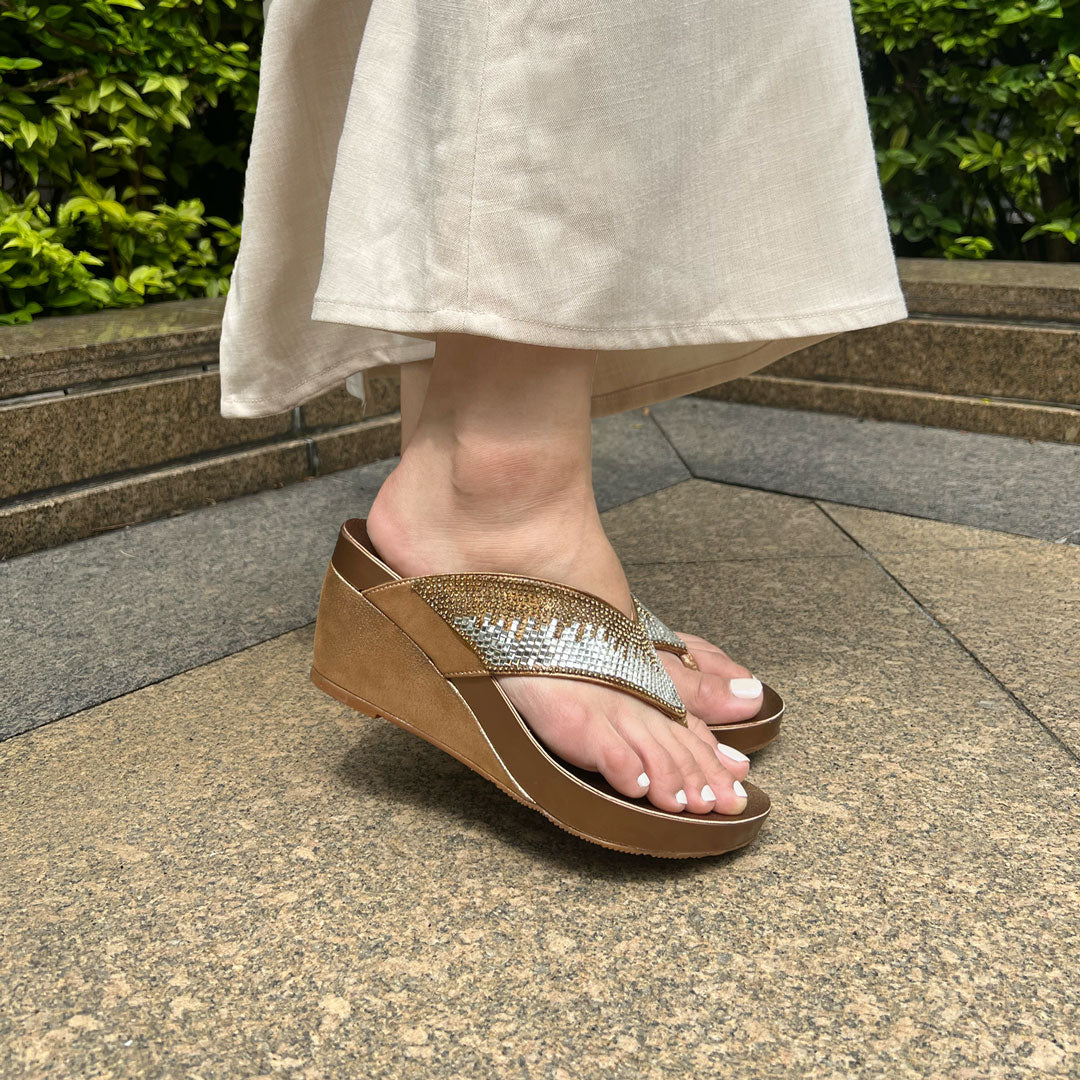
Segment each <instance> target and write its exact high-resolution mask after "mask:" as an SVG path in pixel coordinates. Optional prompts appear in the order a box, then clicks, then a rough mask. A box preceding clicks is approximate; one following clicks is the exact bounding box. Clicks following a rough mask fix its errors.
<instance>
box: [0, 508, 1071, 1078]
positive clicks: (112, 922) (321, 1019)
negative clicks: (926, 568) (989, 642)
mask: <svg viewBox="0 0 1080 1080" xmlns="http://www.w3.org/2000/svg"><path fill="white" fill-rule="evenodd" d="M642 509H645V508H644V507H643V508H642ZM715 566H716V573H715V574H714V575H712V576H707V575H702V573H701V569H700V566H688V565H677V564H665V565H660V566H654V567H644V566H637V567H635V568H634V570H633V572H634V574H635V584H636V585H637V586H638V587H641V588H645V587H648V588H649V589H650V590H652V591H654V592H656V593H657V594H658V595H660V594H662V595H663V596H664V597H665V604H666V608H665V612H666V614H668V615H669V616H670V617H671V619H672V620H673V621H674V622H675V623H676V625H678V624H685V623H687V622H689V623H691V624H692V625H698V626H703V627H708V628H710V631H711V630H712V629H713V628H715V629H717V630H719V629H722V628H726V629H727V631H728V632H729V633H730V636H731V639H732V643H733V647H735V648H736V649H737V650H738V652H740V653H746V654H747V655H750V656H752V657H753V658H754V660H755V665H756V663H757V660H758V659H761V660H762V662H765V660H766V658H768V660H769V663H770V664H771V667H772V671H774V672H775V676H776V678H775V683H776V685H777V686H778V687H780V688H781V689H782V690H783V691H784V692H785V694H786V695H787V698H788V702H789V709H790V712H789V716H788V718H787V719H786V720H785V731H784V734H783V735H782V737H781V739H780V740H779V741H778V742H777V743H776V744H774V746H773V747H771V748H769V749H768V750H766V751H765V752H764V753H763V754H761V755H759V756H758V757H757V758H756V759H755V763H754V766H753V769H752V772H751V775H752V777H753V778H754V779H755V780H756V781H757V782H758V783H759V784H761V785H762V786H763V787H764V788H765V789H766V790H768V791H769V793H770V794H771V796H772V797H773V800H774V807H775V809H774V813H773V814H772V816H771V817H770V819H769V821H768V822H767V823H766V827H765V829H764V831H763V833H762V835H761V837H760V838H759V840H758V842H757V843H756V844H755V845H754V846H752V847H751V848H749V849H747V850H746V851H745V852H743V853H741V854H737V855H735V856H730V857H722V858H719V859H711V860H701V861H693V862H688V863H668V862H662V861H650V860H645V859H642V858H635V857H633V856H624V855H619V854H617V853H614V852H608V851H606V850H604V849H600V848H596V847H593V846H591V845H587V844H585V843H583V842H581V841H578V840H576V839H575V838H573V837H571V836H568V835H566V834H564V833H562V832H561V831H559V830H557V829H556V828H554V827H553V826H551V825H550V824H549V823H547V822H546V821H544V820H543V819H542V818H541V817H540V816H539V815H536V814H533V813H531V812H529V811H528V810H526V809H525V808H524V807H521V806H519V805H518V804H516V803H514V802H513V801H511V800H510V799H508V798H507V797H506V796H504V795H502V794H501V793H500V792H499V791H497V790H496V789H495V788H494V786H492V785H490V784H488V783H486V782H485V781H483V780H482V779H481V778H479V777H477V776H476V775H474V774H473V773H471V772H469V771H468V770H466V769H465V768H464V767H463V766H461V765H459V764H458V763H457V762H456V761H454V760H453V759H451V758H450V757H448V756H446V755H444V754H441V753H440V752H439V751H437V750H435V749H434V748H433V747H431V746H429V745H428V744H426V743H422V742H420V741H418V740H415V739H413V738H412V737H410V736H409V735H407V734H406V733H404V732H402V731H400V730H399V729H397V728H395V727H392V726H391V725H389V724H386V723H384V722H382V721H376V720H371V719H368V718H363V717H359V716H358V715H357V714H354V713H352V712H350V711H349V710H347V709H345V708H344V707H342V706H340V705H338V704H337V703H335V702H333V701H331V700H330V699H329V698H327V697H325V696H323V695H322V694H320V693H319V692H318V691H317V690H315V688H314V687H313V686H312V685H311V684H310V683H309V682H308V681H307V668H308V664H309V662H310V650H311V641H312V631H311V628H310V627H307V628H303V629H301V630H298V631H295V632H292V633H290V634H288V635H285V636H283V637H280V638H277V639H275V640H272V641H269V642H265V643H263V644H261V645H259V646H256V647H254V648H252V649H250V650H247V651H244V652H241V653H238V654H235V655H233V656H230V657H228V658H226V659H223V660H220V661H217V662H215V663H213V664H211V665H208V666H206V667H203V668H200V669H197V670H193V671H189V672H186V673H184V674H181V675H179V676H176V677H174V678H171V679H168V680H165V681H163V682H161V683H158V684H156V685H154V686H150V687H147V688H145V689H143V690H141V691H139V692H137V693H134V694H131V695H128V696H125V697H122V698H119V699H117V700H114V701H111V702H109V703H107V704H105V705H102V706H99V707H97V708H95V709H92V710H89V711H87V712H84V713H81V714H79V715H78V716H75V717H71V718H68V719H67V720H65V721H63V722H61V723H59V724H54V725H50V726H48V727H45V728H42V729H40V730H38V731H35V732H32V733H30V734H28V735H25V736H23V737H21V738H18V739H12V740H9V741H8V742H7V743H5V744H3V746H0V777H2V778H3V780H2V783H0V861H2V865H0V925H2V926H3V927H4V935H3V938H2V941H0V963H2V965H3V969H4V972H5V977H4V979H3V980H0V1032H2V1038H0V1047H2V1049H0V1054H3V1055H4V1058H3V1060H2V1061H0V1071H2V1072H3V1074H4V1075H5V1076H8V1077H12V1078H13V1080H14V1078H16V1077H20V1078H21V1077H28V1076H33V1077H39V1076H43V1075H57V1076H95V1075H102V1076H103V1075H108V1076H110V1077H113V1078H115V1080H123V1078H125V1077H146V1076H161V1077H166V1076H168V1077H172V1076H176V1077H185V1076H198V1077H200V1078H203V1080H217V1078H230V1080H231V1078H233V1077H237V1076H252V1077H254V1076H260V1077H261V1076H296V1077H313V1078H314V1077H325V1076H365V1077H394V1078H399V1077H406V1078H409V1077H417V1078H420V1077H423V1078H424V1080H428V1078H440V1077H460V1076H470V1077H471V1076H482V1077H500V1078H501V1077H523V1078H532V1077H537V1078H540V1077H544V1078H548V1077H550V1078H565V1080H569V1078H572V1077H599V1076H641V1077H644V1078H648V1080H653V1078H656V1080H661V1078H664V1080H667V1078H669V1077H671V1076H678V1075H695V1076H708V1077H718V1078H725V1077H732V1078H738V1080H756V1078H778V1080H779V1078H784V1080H788V1078H790V1077H792V1076H798V1077H815V1078H816V1077H830V1078H832V1077H836V1078H839V1077H844V1078H850V1077H867V1078H870V1077H873V1078H877V1077H882V1076H889V1077H943V1076H948V1077H951V1078H952V1077H956V1078H967V1080H974V1078H985V1077H990V1078H998V1077H1000V1078H1006V1077H1007V1078H1012V1080H1015V1078H1022V1080H1026V1078H1028V1077H1031V1078H1035V1077H1075V1076H1077V1075H1078V1070H1080V1039H1078V1037H1077V1034H1076V1033H1077V1031H1078V1030H1080V1015H1078V1013H1080V1009H1078V1004H1080V985H1078V984H1077V982H1076V979H1075V977H1074V972H1075V970H1076V968H1077V965H1078V964H1080V917H1078V915H1077V904H1078V900H1080V881H1078V879H1080V868H1078V865H1077V860H1076V858H1075V850H1074V848H1075V844H1074V837H1075V835H1076V833H1077V830H1078V828H1080V799H1078V795H1080V770H1078V767H1077V763H1076V762H1075V760H1074V759H1072V758H1071V757H1070V756H1069V755H1068V754H1067V753H1066V752H1065V751H1064V750H1063V749H1062V748H1061V746H1060V745H1059V744H1057V743H1056V742H1055V741H1054V740H1053V738H1052V737H1051V736H1050V735H1049V734H1048V733H1047V732H1046V731H1045V730H1044V729H1043V728H1042V727H1041V726H1039V725H1038V724H1037V723H1035V722H1034V721H1033V720H1032V719H1031V718H1030V717H1029V716H1027V715H1026V714H1025V713H1024V712H1023V711H1022V710H1020V709H1018V708H1017V707H1016V705H1015V704H1014V702H1013V701H1012V700H1011V699H1010V698H1009V697H1008V696H1007V695H1006V694H1005V693H1004V691H1003V690H1002V689H1001V688H1000V687H999V686H998V685H997V684H996V683H995V682H994V681H992V680H991V679H990V678H989V677H988V676H987V675H986V674H985V673H984V672H983V671H981V670H980V669H979V668H978V667H977V666H976V665H975V664H974V663H973V662H972V660H971V659H970V657H968V656H967V654H966V653H964V652H963V651H962V650H961V649H959V648H957V647H956V646H955V645H954V644H953V643H952V641H951V640H950V639H949V638H948V636H947V635H946V634H945V633H944V631H942V630H941V628H940V627H938V626H936V625H935V624H934V623H933V622H931V621H930V620H928V619H926V618H925V617H924V615H923V613H922V612H921V611H920V610H919V609H918V608H917V607H916V605H915V604H914V603H913V602H912V601H911V599H910V598H909V597H908V596H906V595H905V594H904V593H903V592H902V591H901V590H900V589H899V588H897V587H896V585H895V584H894V583H893V582H892V581H891V580H890V579H889V578H888V577H887V575H885V574H884V573H883V572H882V571H881V570H880V569H879V568H878V567H877V566H876V565H875V564H874V563H873V562H872V561H871V560H870V559H868V558H866V557H865V556H862V555H856V556H846V557H833V558H824V557H819V558H814V557H793V558H790V559H785V558H776V559H770V560H763V561H760V562H755V563H738V564H730V563H727V564H725V563H721V562H717V563H716V564H715ZM733 567H734V569H735V570H736V571H737V575H738V576H734V575H733V574H732V573H731V572H730V571H731V570H732V568H733ZM747 596H752V597H753V598H754V599H755V602H754V603H753V604H750V603H747V601H746V598H747Z"/></svg>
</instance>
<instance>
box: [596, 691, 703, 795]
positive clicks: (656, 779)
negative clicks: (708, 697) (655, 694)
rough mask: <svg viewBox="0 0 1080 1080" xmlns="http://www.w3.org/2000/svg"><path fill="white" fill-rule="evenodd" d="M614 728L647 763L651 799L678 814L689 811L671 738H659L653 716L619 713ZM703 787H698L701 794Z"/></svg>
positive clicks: (666, 722) (661, 716)
mask: <svg viewBox="0 0 1080 1080" xmlns="http://www.w3.org/2000/svg"><path fill="white" fill-rule="evenodd" d="M649 711H650V712H656V716H657V719H659V720H661V721H663V723H665V724H670V723H671V721H670V720H668V719H667V718H666V717H664V716H663V714H662V713H660V712H659V711H658V710H649ZM615 727H616V729H617V730H618V732H619V733H620V734H621V735H622V737H623V738H624V739H625V740H626V742H627V743H628V744H629V745H630V747H631V748H632V749H633V751H634V752H635V753H636V754H637V755H638V757H639V758H641V760H642V762H643V763H644V766H645V772H646V773H647V774H648V776H649V781H650V783H649V792H648V799H649V802H651V803H652V804H653V805H654V806H657V807H659V808H660V809H661V810H673V811H675V812H676V813H678V812H679V811H680V810H686V809H687V808H688V806H689V802H690V798H689V794H688V793H687V790H686V780H685V778H684V776H683V770H682V767H681V765H680V764H679V762H678V761H676V760H675V758H674V757H673V756H672V754H671V749H672V744H671V743H670V740H667V739H663V738H659V737H658V736H657V733H656V732H655V731H654V730H653V727H654V725H653V723H652V722H651V717H650V718H649V719H648V720H647V719H646V718H645V717H642V716H637V715H635V716H626V715H624V716H620V717H619V718H618V720H617V721H616V722H615ZM661 730H662V729H661ZM702 783H704V781H702ZM700 790H701V789H700V787H699V788H698V793H699V795H700Z"/></svg>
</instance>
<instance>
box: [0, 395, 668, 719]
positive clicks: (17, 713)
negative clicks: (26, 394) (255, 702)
mask: <svg viewBox="0 0 1080 1080" xmlns="http://www.w3.org/2000/svg"><path fill="white" fill-rule="evenodd" d="M593 430H594V444H595V450H596V453H595V455H594V461H595V463H594V474H595V476H594V483H595V486H596V490H597V498H598V501H599V503H600V505H601V507H609V506H614V505H617V504H618V503H619V502H623V501H625V500H627V499H631V498H634V497H636V496H639V495H641V494H643V493H644V492H648V491H655V490H656V489H657V488H660V487H664V486H666V485H668V484H672V483H675V482H677V481H679V480H682V479H683V478H685V477H686V476H687V475H688V473H687V470H686V468H685V466H683V465H682V463H681V462H680V461H679V458H678V456H677V455H676V454H675V452H674V451H673V450H672V449H671V447H670V445H669V444H668V443H667V441H666V440H665V439H664V437H663V435H661V433H660V431H659V429H658V428H657V427H656V425H655V424H654V423H652V421H651V420H649V419H648V418H647V417H645V416H643V415H642V413H640V412H637V413H625V414H622V415H619V416H613V417H605V418H602V419H600V420H597V421H595V423H594V429H593ZM325 452H327V451H326V448H325V447H324V448H323V453H325ZM396 460H397V459H396V458H391V459H388V460H386V461H380V462H374V463H372V464H370V465H363V466H360V467H358V468H353V469H348V470H343V471H341V472H336V473H332V474H330V475H327V476H323V477H319V478H318V479H314V480H306V481H303V482H301V483H298V484H291V485H288V486H286V487H283V488H280V489H275V490H271V491H262V492H259V493H258V494H254V495H250V496H246V497H243V498H239V499H233V500H230V501H228V502H224V503H220V504H218V505H216V506H210V507H204V508H200V509H198V510H195V511H192V512H190V513H188V514H184V515H180V516H177V517H173V518H167V519H164V520H160V521H154V522H149V523H147V524H143V525H136V526H132V527H129V528H125V529H121V530H117V531H115V532H110V533H104V534H102V535H100V536H95V537H91V538H89V539H86V540H80V541H77V542H75V543H71V544H67V545H64V546H62V547H58V548H52V549H49V550H47V551H42V552H37V553H35V554H33V555H26V556H22V557H20V558H16V559H11V560H8V561H6V562H5V561H0V655H3V656H4V657H5V658H6V662H5V663H4V664H3V665H0V738H4V737H7V736H11V735H14V734H17V733H19V732H21V731H25V730H28V729H29V728H31V727H35V726H37V725H39V724H43V723H48V722H49V721H51V720H55V719H57V718H58V717H61V716H66V715H68V714H69V713H72V712H76V711H78V710H80V709H84V708H87V707H89V706H91V705H95V704H98V703H100V702H102V701H107V700H109V699H110V698H113V697H117V696H119V695H120V694H124V693H128V692H129V691H131V690H134V689H137V688H138V687H140V686H146V685H147V684H149V683H152V682H155V681H157V680H158V679H163V678H166V677H168V676H170V675H175V674H176V673H177V672H180V671H184V670H186V669H187V668H190V667H195V666H197V665H199V664H205V663H208V662H209V661H211V660H215V659H217V658H219V657H221V656H225V655H227V654H228V653H231V652H235V651H237V650H238V649H244V648H247V647H249V646H251V645H254V644H255V643H257V642H259V641H265V640H267V639H268V638H271V637H274V636H276V635H278V634H282V633H284V632H286V631H287V630H292V629H295V628H296V627H298V626H303V625H304V624H305V623H309V622H311V621H312V620H313V619H314V618H315V609H316V605H317V603H318V597H319V589H320V587H321V584H322V578H323V574H324V573H325V572H326V561H327V559H328V558H329V556H330V551H331V549H332V547H333V543H334V537H335V535H336V533H337V529H338V526H339V525H340V524H341V522H342V521H343V520H344V519H345V518H347V517H354V516H362V515H363V514H365V513H367V510H368V508H369V507H370V505H371V501H372V500H373V499H374V497H375V493H376V492H377V491H378V488H379V485H380V484H381V483H382V481H383V479H384V478H385V476H386V474H387V473H388V472H389V471H390V469H391V468H392V467H393V465H394V463H395V461H396Z"/></svg>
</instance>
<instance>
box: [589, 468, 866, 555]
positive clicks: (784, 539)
mask: <svg viewBox="0 0 1080 1080" xmlns="http://www.w3.org/2000/svg"><path fill="white" fill-rule="evenodd" d="M604 529H605V530H606V531H607V534H608V536H609V537H610V539H611V542H612V544H613V545H614V547H615V549H616V551H617V552H618V553H619V558H620V559H622V561H623V564H624V565H629V564H631V563H656V562H674V563H682V562H711V561H715V560H717V559H723V560H729V561H743V560H757V559H771V558H776V557H777V556H783V555H788V556H793V555H857V554H858V553H859V549H858V547H857V546H856V545H855V544H853V543H852V542H851V541H850V540H849V539H848V538H847V537H846V536H845V535H844V534H843V532H842V531H841V530H840V529H838V528H837V527H836V526H835V525H834V524H833V523H832V522H831V521H829V519H828V517H827V516H826V515H825V514H824V513H822V511H821V510H820V509H819V508H818V507H817V506H815V505H814V503H812V502H810V501H809V500H807V499H796V498H793V497H791V496H790V495H776V494H774V493H772V492H767V491H753V490H751V489H750V488H740V487H732V486H731V485H728V484H718V483H714V482H713V481H710V480H684V481H683V482H682V483H681V484H675V485H674V486H672V487H669V488H665V489H664V490H662V491H658V492H656V493H655V494H650V495H647V496H645V497H643V498H642V499H637V500H634V501H632V502H628V503H624V504H623V505H622V506H620V507H618V508H616V509H612V510H610V511H609V512H608V513H607V514H605V515H604Z"/></svg>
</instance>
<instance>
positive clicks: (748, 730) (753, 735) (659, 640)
mask: <svg viewBox="0 0 1080 1080" xmlns="http://www.w3.org/2000/svg"><path fill="white" fill-rule="evenodd" d="M633 601H634V609H635V610H636V611H637V617H638V622H640V623H641V624H642V625H643V626H644V627H645V633H646V634H647V635H648V637H649V640H650V641H651V642H652V643H653V647H654V648H657V649H663V650H664V651H665V652H670V653H674V654H675V655H676V656H677V657H678V658H679V659H680V660H681V661H682V662H683V664H684V665H685V666H686V667H688V668H693V669H694V670H695V671H697V670H698V666H697V664H696V663H695V662H694V656H693V653H691V651H690V647H689V646H688V645H687V644H686V642H685V641H683V639H682V638H681V637H679V635H678V634H676V633H675V631H674V630H672V629H671V627H669V626H668V625H667V624H666V623H665V622H663V621H662V620H661V619H659V618H657V617H656V616H655V615H654V614H653V613H652V612H651V611H650V610H649V609H648V608H647V607H646V606H645V605H644V604H643V603H642V602H641V601H640V600H639V599H638V598H637V597H636V596H634V597H633ZM761 699H762V700H761V708H760V709H758V711H757V715H755V716H751V717H750V719H749V720H742V721H739V722H738V723H734V724H709V730H710V731H711V732H712V733H713V735H715V736H716V738H717V739H719V740H720V742H722V743H724V745H725V746H730V747H732V748H733V749H735V750H738V751H739V752H740V753H743V754H752V753H753V752H754V751H755V750H760V749H761V748H762V747H764V746H768V745H769V743H771V742H772V741H773V740H774V739H775V738H776V736H777V735H779V734H780V717H781V716H783V715H784V701H783V698H781V697H780V695H779V694H778V693H777V692H776V691H775V690H774V689H773V688H772V687H771V686H769V685H767V684H766V683H762V684H761Z"/></svg>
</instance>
